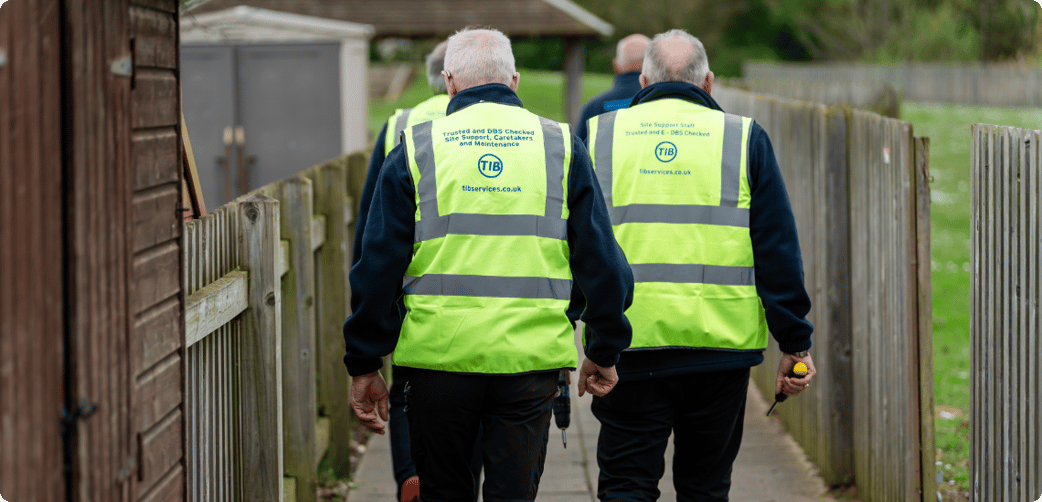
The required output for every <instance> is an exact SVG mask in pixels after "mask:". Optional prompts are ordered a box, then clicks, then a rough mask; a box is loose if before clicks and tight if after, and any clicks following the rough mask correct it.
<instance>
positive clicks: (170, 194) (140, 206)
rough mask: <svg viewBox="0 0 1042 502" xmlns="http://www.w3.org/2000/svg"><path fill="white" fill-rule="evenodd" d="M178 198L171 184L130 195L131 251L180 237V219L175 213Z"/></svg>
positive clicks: (175, 189)
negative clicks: (131, 197)
mask: <svg viewBox="0 0 1042 502" xmlns="http://www.w3.org/2000/svg"><path fill="white" fill-rule="evenodd" d="M180 197H181V194H180V192H179V191H178V186H177V184H175V183H171V184H167V185H162V186H158V187H155V188H152V189H149V190H146V191H143V192H139V193H137V194H134V197H133V199H132V201H131V211H130V215H131V218H132V221H131V225H132V232H133V248H132V249H133V250H134V252H140V251H142V250H144V249H147V248H150V247H153V246H155V245H157V244H161V243H164V242H167V241H170V240H172V239H176V238H177V237H178V236H180V235H181V217H180V214H178V211H177V208H178V207H179V206H178V201H179V200H180Z"/></svg>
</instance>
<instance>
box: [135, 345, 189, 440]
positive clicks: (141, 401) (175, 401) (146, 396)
mask: <svg viewBox="0 0 1042 502" xmlns="http://www.w3.org/2000/svg"><path fill="white" fill-rule="evenodd" d="M181 374H182V373H181V355H180V354H179V353H178V352H172V353H170V355H169V357H167V358H166V359H164V360H162V361H160V362H159V364H157V365H155V366H154V367H152V368H150V369H149V370H148V371H146V372H144V373H143V374H141V375H139V376H138V377H137V378H136V379H135V383H134V393H135V400H134V419H133V420H134V421H133V423H134V427H135V430H139V431H146V430H149V429H150V428H152V426H153V425H155V424H156V422H158V421H159V420H160V419H162V418H163V417H165V416H167V415H169V414H170V412H171V411H173V410H174V408H177V407H178V406H180V405H181Z"/></svg>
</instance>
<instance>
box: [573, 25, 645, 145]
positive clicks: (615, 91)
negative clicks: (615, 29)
mask: <svg viewBox="0 0 1042 502" xmlns="http://www.w3.org/2000/svg"><path fill="white" fill-rule="evenodd" d="M647 46H648V37H646V36H644V35H641V34H640V33H634V34H632V35H630V36H628V37H625V38H623V39H622V40H619V43H618V45H616V46H615V59H612V61H611V62H612V66H613V67H614V68H615V81H614V82H612V85H611V89H608V90H606V91H604V92H602V93H600V94H598V95H596V96H594V97H592V98H590V100H589V101H587V102H586V105H585V106H583V110H582V113H581V114H580V115H579V124H578V125H577V126H575V135H576V136H579V139H581V140H583V141H586V133H587V132H588V131H587V129H586V121H587V120H590V119H591V118H593V117H595V116H597V115H600V114H602V113H605V112H610V111H612V110H619V109H622V108H626V107H628V106H630V100H632V99H633V95H635V94H637V93H638V92H640V81H639V77H640V67H641V65H642V64H643V63H644V49H645V48H646V47H647Z"/></svg>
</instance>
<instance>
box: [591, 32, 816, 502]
mask: <svg viewBox="0 0 1042 502" xmlns="http://www.w3.org/2000/svg"><path fill="white" fill-rule="evenodd" d="M639 79H640V84H641V87H642V88H643V89H642V90H641V91H640V92H639V93H638V94H637V95H636V96H634V98H633V104H632V106H630V107H629V108H627V109H623V110H617V111H613V112H608V113H605V114H602V115H600V116H597V117H594V118H593V119H591V120H590V121H589V130H590V136H589V144H590V155H591V156H592V157H593V160H594V168H595V170H596V173H597V179H598V181H599V183H600V186H601V189H602V190H603V191H604V197H605V200H606V201H608V202H607V203H608V206H609V207H608V211H609V213H610V214H611V215H612V223H613V224H614V225H615V227H614V229H615V235H616V238H617V239H618V242H619V245H620V246H621V247H622V250H623V252H625V253H626V256H627V258H628V260H629V262H630V264H631V266H632V269H633V277H634V282H635V283H636V285H635V287H634V299H633V306H632V307H630V309H629V310H627V311H626V316H627V317H628V318H629V319H630V322H631V323H632V326H633V340H632V343H631V345H630V347H629V348H628V349H626V350H625V351H623V353H622V355H621V357H620V359H619V362H618V364H617V371H618V374H619V383H618V385H617V386H616V388H615V390H613V391H612V393H611V394H609V395H607V396H603V397H594V400H593V403H592V406H591V408H592V411H593V414H594V416H596V417H597V419H598V420H599V421H600V423H601V429H600V437H599V439H598V442H597V464H598V466H600V474H599V478H598V485H597V495H598V497H600V499H601V500H602V501H606V502H607V501H615V500H627V501H629V500H655V499H657V498H658V496H659V490H658V483H659V480H660V479H661V478H662V475H663V473H664V470H665V462H664V459H663V454H664V452H665V450H666V445H667V442H668V441H669V436H670V434H673V437H674V440H673V446H674V456H673V484H674V486H675V487H676V492H677V500H681V501H691V500H698V501H709V500H727V499H728V492H729V491H730V486H731V466H732V464H733V463H734V459H735V457H736V456H737V454H738V449H739V447H740V445H741V440H742V420H743V416H744V414H745V398H746V391H747V389H748V385H749V370H750V368H751V367H753V366H756V365H758V364H760V363H762V362H763V359H764V358H763V351H764V350H765V349H766V348H767V337H768V333H770V334H771V335H773V336H774V338H775V339H776V340H777V341H778V345H779V347H780V349H781V351H782V352H783V354H782V356H781V362H780V364H779V366H778V372H777V378H776V383H775V387H776V392H784V393H785V394H786V395H788V396H795V395H798V394H799V393H800V392H801V391H802V390H803V389H804V388H806V387H807V386H809V385H810V381H811V379H812V378H813V377H814V375H815V373H816V372H815V369H814V362H813V360H812V359H811V356H810V354H809V353H808V352H807V351H808V349H809V348H810V346H811V332H812V331H813V326H811V324H810V323H809V322H808V321H807V320H806V314H807V312H808V311H809V310H810V298H809V297H808V295H807V292H806V289H805V287H804V284H803V264H802V260H801V257H800V246H799V240H798V238H797V235H796V223H795V218H794V217H793V214H792V208H791V206H790V205H789V199H788V195H787V193H786V191H785V183H784V181H783V180H782V176H781V171H780V169H779V167H778V163H777V160H776V159H775V157H774V151H773V150H772V148H771V143H770V139H769V138H768V137H767V134H766V133H765V132H764V130H763V129H762V128H761V127H760V126H759V125H758V124H756V123H755V122H754V121H753V120H752V119H750V118H747V117H741V116H738V115H732V114H728V113H725V112H724V111H723V110H722V109H721V108H720V106H719V105H718V104H717V103H716V101H715V100H713V98H712V97H711V94H710V93H711V92H712V87H713V72H712V71H710V70H709V61H708V58H707V56H706V52H705V48H704V47H703V46H702V43H701V42H700V41H699V40H698V39H697V38H695V37H693V36H691V35H690V34H688V33H687V32H685V31H683V30H671V31H668V32H666V33H662V34H659V35H656V36H655V37H654V38H653V39H652V40H651V43H649V44H648V48H647V50H646V52H645V56H644V65H643V70H642V73H641V75H640V77H639ZM798 362H802V363H804V364H806V365H807V367H808V368H809V371H808V374H807V375H806V376H805V377H802V378H794V377H789V376H787V374H788V373H789V372H790V370H791V369H792V368H793V366H794V365H795V364H796V363H798Z"/></svg>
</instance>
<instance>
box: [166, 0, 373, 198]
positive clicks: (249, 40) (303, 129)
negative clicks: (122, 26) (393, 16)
mask: <svg viewBox="0 0 1042 502" xmlns="http://www.w3.org/2000/svg"><path fill="white" fill-rule="evenodd" d="M373 34H374V29H373V27H372V26H370V25H366V24H358V23H351V22H346V21H342V20H331V19H325V18H319V17H312V16H304V15H299V14H291V13H286V12H278V11H273V10H267V9H260V8H256V7H248V6H238V7H233V8H229V9H225V10H220V11H214V12H206V13H200V14H193V13H191V12H190V13H188V14H185V15H183V16H182V17H181V33H180V37H181V40H180V41H181V71H182V79H181V80H182V89H183V91H182V94H183V98H182V102H183V109H184V113H185V123H186V126H187V128H188V134H189V137H190V138H191V141H192V147H193V150H194V152H195V157H196V163H197V166H198V170H199V177H200V181H201V182H202V186H203V193H204V196H205V198H206V201H207V205H208V206H211V207H214V206H215V205H216V204H222V203H224V202H227V201H228V200H230V199H232V198H234V197H236V196H238V195H239V194H242V193H245V192H247V191H249V190H252V189H254V188H257V187H260V186H263V185H265V184H268V183H271V182H273V181H276V180H278V179H282V178H285V177H287V176H291V175H293V174H295V173H297V172H299V171H301V170H303V169H306V168H308V167H310V166H311V165H314V164H316V163H319V162H322V161H325V160H328V159H330V158H333V157H336V156H338V155H341V154H343V153H350V152H355V151H359V150H365V149H367V148H368V145H369V142H370V140H369V132H368V120H369V108H368V100H367V89H368V82H367V74H368V67H369V41H370V39H371V38H372V37H373ZM215 203H216V204H215Z"/></svg>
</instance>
